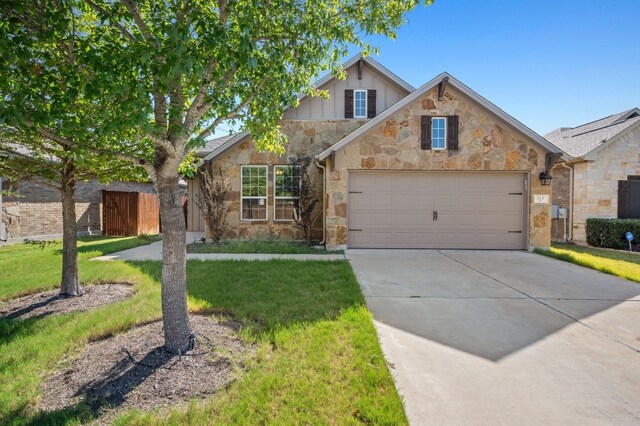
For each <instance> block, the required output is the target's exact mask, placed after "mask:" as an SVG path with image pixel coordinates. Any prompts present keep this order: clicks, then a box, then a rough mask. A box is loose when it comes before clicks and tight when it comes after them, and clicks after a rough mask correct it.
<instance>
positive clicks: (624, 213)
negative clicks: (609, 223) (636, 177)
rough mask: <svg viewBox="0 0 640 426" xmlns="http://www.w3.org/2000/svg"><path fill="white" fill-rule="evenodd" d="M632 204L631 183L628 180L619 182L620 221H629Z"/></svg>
mask: <svg viewBox="0 0 640 426" xmlns="http://www.w3.org/2000/svg"><path fill="white" fill-rule="evenodd" d="M630 204H631V182H629V181H626V180H619V181H618V219H628V218H629V217H630V213H631V212H630V210H631V209H630V207H631V206H630Z"/></svg>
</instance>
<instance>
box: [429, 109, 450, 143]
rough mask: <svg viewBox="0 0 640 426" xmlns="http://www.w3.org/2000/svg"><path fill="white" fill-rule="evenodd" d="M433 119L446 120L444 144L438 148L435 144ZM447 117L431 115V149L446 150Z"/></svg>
mask: <svg viewBox="0 0 640 426" xmlns="http://www.w3.org/2000/svg"><path fill="white" fill-rule="evenodd" d="M433 120H444V146H443V147H442V148H436V147H434V146H433ZM447 139H448V138H447V117H431V149H432V150H434V151H445V150H446V149H447V142H448V141H447Z"/></svg>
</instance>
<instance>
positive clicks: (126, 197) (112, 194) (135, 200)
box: [102, 191, 160, 236]
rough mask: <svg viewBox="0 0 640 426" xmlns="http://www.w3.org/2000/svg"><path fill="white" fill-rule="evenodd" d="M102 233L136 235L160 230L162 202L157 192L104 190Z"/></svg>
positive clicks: (154, 232) (155, 232)
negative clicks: (159, 201) (159, 200)
mask: <svg viewBox="0 0 640 426" xmlns="http://www.w3.org/2000/svg"><path fill="white" fill-rule="evenodd" d="M102 206H103V209H102V210H103V211H102V233H103V234H104V235H110V236H135V235H140V234H157V233H159V232H160V204H159V203H158V196H157V195H156V194H147V193H144V192H120V191H102Z"/></svg>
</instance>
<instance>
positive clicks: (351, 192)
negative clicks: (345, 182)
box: [349, 191, 362, 194]
mask: <svg viewBox="0 0 640 426" xmlns="http://www.w3.org/2000/svg"><path fill="white" fill-rule="evenodd" d="M349 194H362V191H349Z"/></svg>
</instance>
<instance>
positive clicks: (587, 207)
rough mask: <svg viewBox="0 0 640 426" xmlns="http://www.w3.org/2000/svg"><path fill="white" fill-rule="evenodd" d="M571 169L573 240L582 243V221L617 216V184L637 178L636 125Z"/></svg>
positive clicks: (639, 147) (639, 138) (639, 141)
mask: <svg viewBox="0 0 640 426" xmlns="http://www.w3.org/2000/svg"><path fill="white" fill-rule="evenodd" d="M573 167H574V175H573V188H574V194H573V206H574V212H573V239H574V240H575V241H586V239H587V236H586V230H585V224H586V220H587V219H588V218H590V217H611V218H613V217H617V216H618V181H619V180H627V176H629V175H640V126H636V127H635V129H632V130H630V131H628V132H627V133H626V134H624V135H622V136H621V137H620V138H619V139H618V140H616V141H614V142H613V143H612V144H610V145H608V146H606V147H604V148H603V149H601V150H600V151H599V152H597V153H596V154H595V158H594V160H593V161H587V162H583V163H577V164H575V165H574V166H573Z"/></svg>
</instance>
